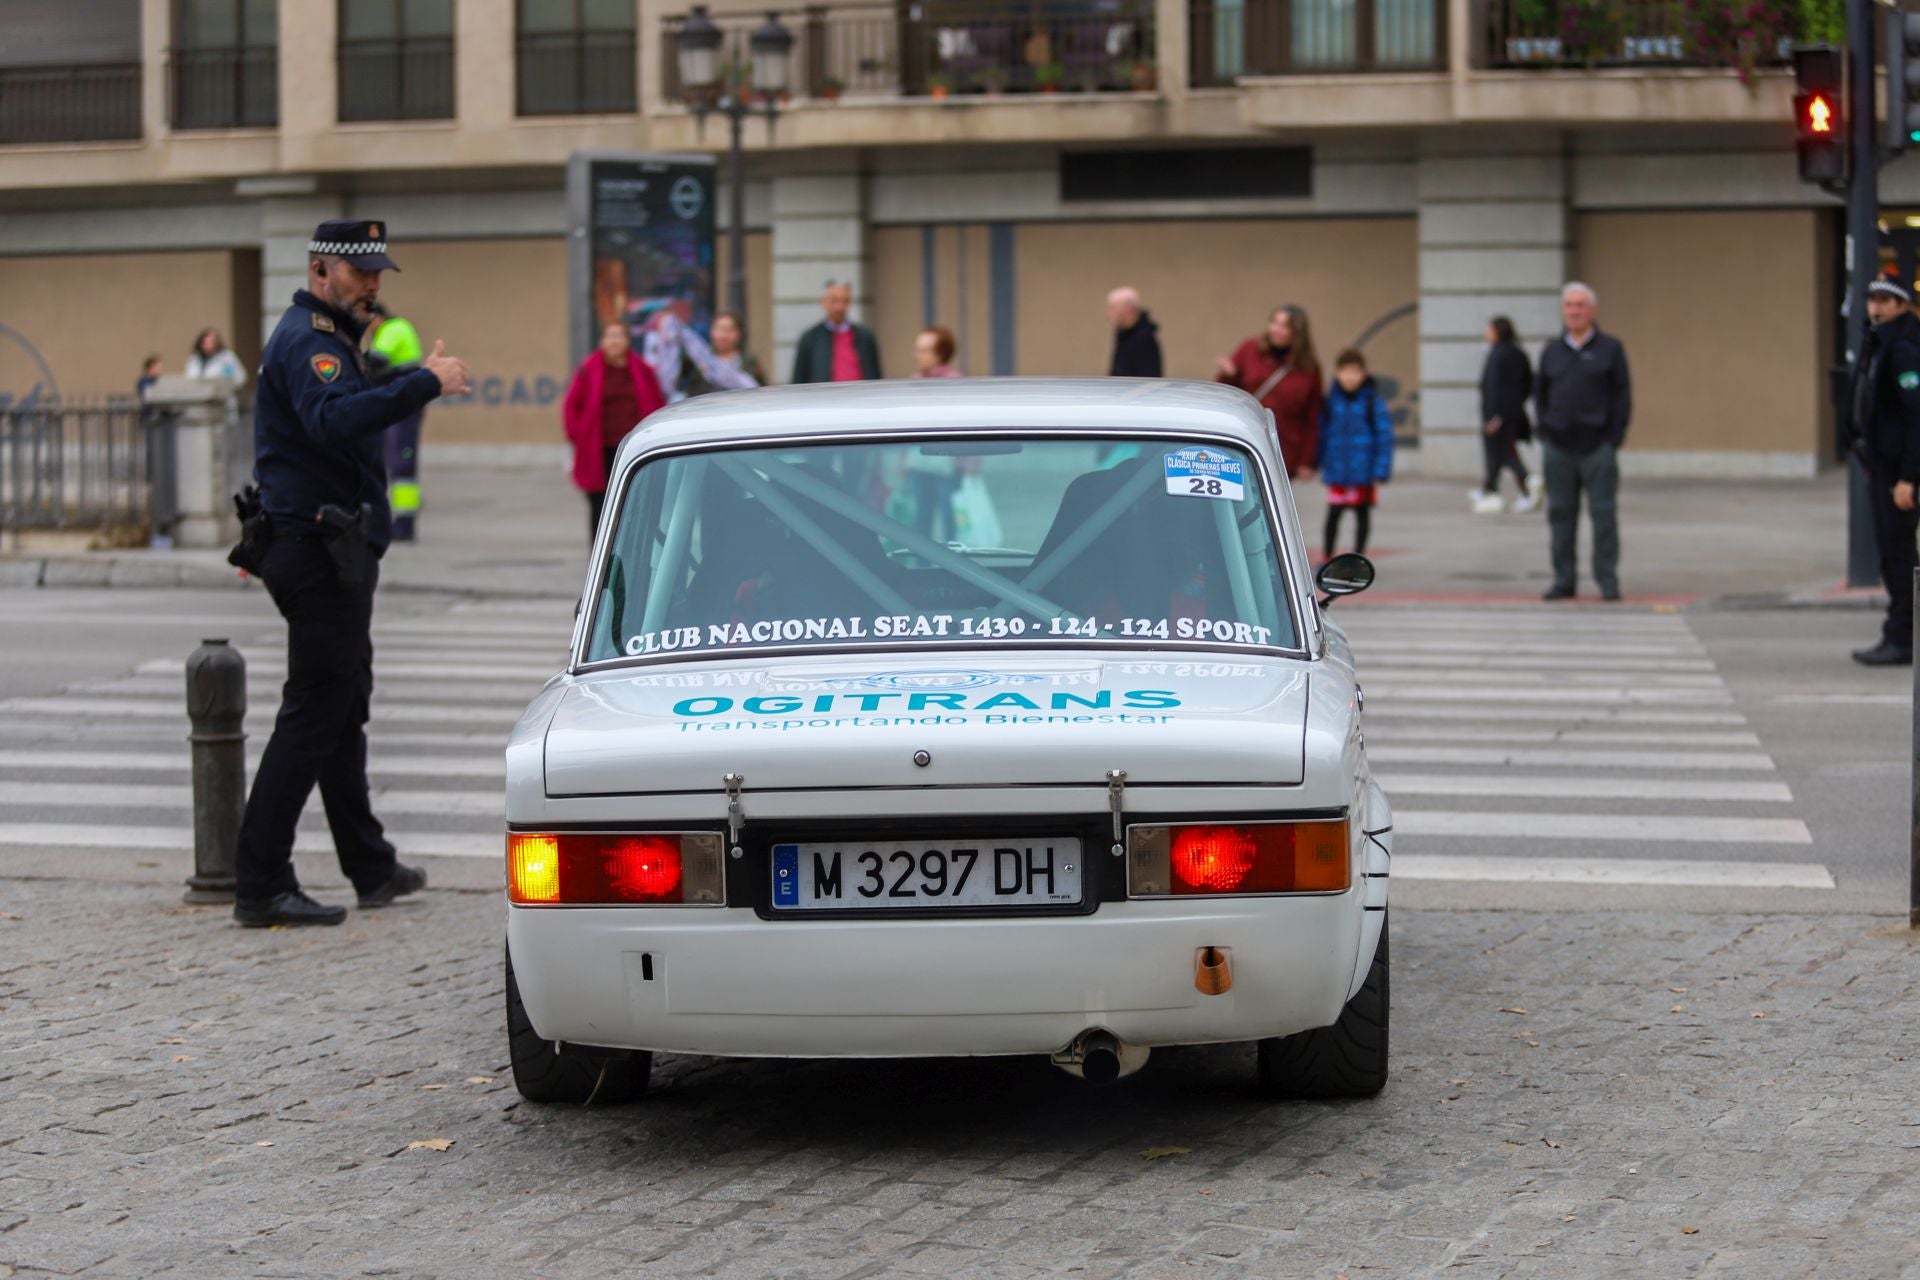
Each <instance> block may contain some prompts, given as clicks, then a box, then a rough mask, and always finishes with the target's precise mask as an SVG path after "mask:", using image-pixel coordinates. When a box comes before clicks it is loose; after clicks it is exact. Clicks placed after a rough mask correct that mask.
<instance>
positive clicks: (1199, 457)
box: [1166, 446, 1247, 502]
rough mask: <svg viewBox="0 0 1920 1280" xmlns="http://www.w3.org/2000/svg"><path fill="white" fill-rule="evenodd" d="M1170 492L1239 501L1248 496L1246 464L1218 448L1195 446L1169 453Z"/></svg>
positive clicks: (1168, 490)
mask: <svg viewBox="0 0 1920 1280" xmlns="http://www.w3.org/2000/svg"><path fill="white" fill-rule="evenodd" d="M1166 467H1167V492H1168V493H1170V494H1172V495H1173V496H1174V497H1177V498H1217V499H1219V500H1220V501H1222V502H1239V501H1240V500H1241V499H1242V498H1244V497H1246V496H1247V466H1246V463H1244V462H1242V461H1240V460H1239V459H1238V458H1230V457H1228V456H1227V455H1226V454H1224V453H1221V452H1220V451H1219V450H1217V449H1206V448H1201V447H1199V446H1194V447H1192V448H1188V449H1176V450H1173V451H1172V452H1170V453H1168V454H1167V458H1166Z"/></svg>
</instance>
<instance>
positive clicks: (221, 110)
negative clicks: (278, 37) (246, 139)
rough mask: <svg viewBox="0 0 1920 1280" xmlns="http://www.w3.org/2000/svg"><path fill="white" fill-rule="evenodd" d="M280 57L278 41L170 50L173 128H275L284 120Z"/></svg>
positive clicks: (170, 112)
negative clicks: (243, 45) (214, 47)
mask: <svg viewBox="0 0 1920 1280" xmlns="http://www.w3.org/2000/svg"><path fill="white" fill-rule="evenodd" d="M279 56H280V55H279V51H278V49H277V48H276V47H275V46H273V45H254V46H249V47H238V48H222V49H171V50H168V53H167V78H168V84H167V101H168V103H169V120H170V122H171V123H172V125H173V127H174V128H175V129H183V130H184V129H270V128H272V127H273V126H275V125H277V124H279V123H280V66H279Z"/></svg>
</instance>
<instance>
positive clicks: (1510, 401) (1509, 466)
mask: <svg viewBox="0 0 1920 1280" xmlns="http://www.w3.org/2000/svg"><path fill="white" fill-rule="evenodd" d="M1532 394H1533V367H1532V365H1531V364H1530V363H1529V362H1528V360H1527V353H1526V352H1524V351H1522V350H1521V349H1520V343H1519V341H1518V340H1517V339H1516V338H1515V336H1514V332H1513V321H1511V320H1509V319H1507V318H1506V317H1505V316H1495V317H1494V318H1493V319H1491V320H1489V321H1487V362H1486V363H1485V364H1484V365H1482V366H1481V368H1480V446H1481V448H1482V450H1483V451H1484V452H1485V454H1486V460H1487V474H1486V479H1485V480H1484V481H1482V483H1481V485H1480V487H1479V488H1478V489H1475V490H1474V491H1473V492H1472V493H1470V494H1468V495H1467V497H1468V499H1469V501H1471V502H1472V503H1473V512H1474V514H1475V515H1481V516H1491V515H1498V514H1500V511H1501V505H1502V504H1501V502H1500V473H1501V472H1502V471H1511V472H1513V479H1514V483H1516V484H1517V485H1519V486H1520V496H1519V497H1518V498H1516V499H1514V503H1513V509H1514V510H1515V511H1517V512H1527V511H1531V510H1533V509H1534V507H1536V506H1538V505H1539V503H1540V489H1541V484H1540V477H1538V476H1531V477H1530V476H1528V475H1527V464H1526V463H1524V462H1522V461H1521V460H1520V447H1519V446H1520V442H1521V441H1522V440H1531V439H1533V424H1532V423H1531V422H1529V421H1528V420H1527V397H1529V396H1531V395H1532Z"/></svg>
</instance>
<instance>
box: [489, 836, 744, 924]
mask: <svg viewBox="0 0 1920 1280" xmlns="http://www.w3.org/2000/svg"><path fill="white" fill-rule="evenodd" d="M507 896H508V898H509V899H510V900H512V901H513V902H516V903H519V904H520V905H522V906H583V905H609V906H615V905H627V904H635V905H650V904H661V905H667V904H675V903H688V904H711V905H716V906H717V905H720V904H721V903H724V902H725V901H726V892H725V883H724V875H723V873H722V869H721V858H720V837H719V836H718V835H710V834H707V833H705V832H688V833H681V834H677V835H628V834H621V833H617V832H609V833H598V832H582V833H574V832H562V833H552V832H545V833H537V834H536V833H533V832H524V831H511V832H508V833H507Z"/></svg>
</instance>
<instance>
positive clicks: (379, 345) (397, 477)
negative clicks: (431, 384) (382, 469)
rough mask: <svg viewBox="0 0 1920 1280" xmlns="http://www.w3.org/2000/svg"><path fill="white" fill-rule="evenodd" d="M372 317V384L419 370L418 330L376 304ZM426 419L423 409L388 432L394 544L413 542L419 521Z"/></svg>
mask: <svg viewBox="0 0 1920 1280" xmlns="http://www.w3.org/2000/svg"><path fill="white" fill-rule="evenodd" d="M373 314H374V322H373V339H372V341H370V342H369V343H368V344H367V354H368V356H369V357H370V358H371V364H372V369H373V380H374V381H375V382H376V383H382V384H384V383H388V382H391V381H393V380H394V379H395V378H400V377H404V376H405V375H407V374H409V373H411V372H413V371H414V370H415V369H418V368H419V367H420V356H421V353H422V352H423V351H424V350H425V348H423V347H422V346H421V345H420V332H419V330H417V329H415V328H414V327H413V323H412V322H411V321H409V320H408V319H407V318H406V317H405V316H397V315H394V314H393V312H391V311H389V310H388V309H387V308H386V307H385V306H384V305H382V304H381V303H378V302H376V303H374V304H373ZM426 416H427V411H426V410H425V409H421V410H420V411H419V412H417V413H415V414H413V415H412V416H410V417H407V418H403V419H401V420H400V421H399V422H396V423H394V424H393V426H391V427H389V428H387V501H388V505H390V506H391V507H392V508H393V540H394V541H395V542H412V541H413V536H414V523H415V522H416V521H417V520H418V519H419V518H420V501H421V493H420V423H421V422H422V420H424V419H425V418H426Z"/></svg>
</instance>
